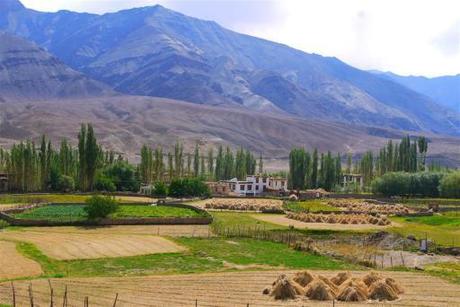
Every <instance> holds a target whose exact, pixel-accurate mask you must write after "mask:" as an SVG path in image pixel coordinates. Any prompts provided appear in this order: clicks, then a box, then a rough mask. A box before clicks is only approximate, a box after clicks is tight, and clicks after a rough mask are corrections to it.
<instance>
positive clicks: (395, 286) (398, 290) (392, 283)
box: [385, 277, 404, 294]
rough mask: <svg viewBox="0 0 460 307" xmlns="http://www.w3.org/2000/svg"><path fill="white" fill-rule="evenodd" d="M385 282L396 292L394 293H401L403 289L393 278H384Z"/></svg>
mask: <svg viewBox="0 0 460 307" xmlns="http://www.w3.org/2000/svg"><path fill="white" fill-rule="evenodd" d="M385 283H386V284H387V285H388V286H390V287H391V288H392V289H393V291H394V292H396V294H402V293H404V290H403V288H402V287H401V285H400V284H399V283H398V282H396V280H394V279H393V278H390V277H388V278H385Z"/></svg>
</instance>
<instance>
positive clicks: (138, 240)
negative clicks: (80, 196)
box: [0, 231, 185, 260]
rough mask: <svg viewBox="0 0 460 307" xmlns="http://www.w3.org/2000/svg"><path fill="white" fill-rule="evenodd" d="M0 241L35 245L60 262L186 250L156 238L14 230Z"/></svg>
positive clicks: (0, 235)
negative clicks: (14, 241)
mask: <svg viewBox="0 0 460 307" xmlns="http://www.w3.org/2000/svg"><path fill="white" fill-rule="evenodd" d="M1 238H4V239H9V240H17V241H24V242H28V243H32V244H35V245H36V246H37V247H38V248H39V249H40V250H41V251H42V252H43V253H44V254H45V255H47V256H48V257H51V258H54V259H57V260H73V259H95V258H105V257H127V256H137V255H147V254H157V253H176V252H181V251H184V250H185V249H184V248H183V247H181V246H179V245H177V244H176V243H174V242H172V241H170V240H167V239H165V238H162V237H158V236H153V235H132V234H109V233H104V234H88V233H46V232H33V231H18V232H16V231H11V232H5V233H2V234H0V239H1Z"/></svg>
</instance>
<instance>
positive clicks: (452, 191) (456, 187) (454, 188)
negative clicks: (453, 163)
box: [439, 171, 460, 198]
mask: <svg viewBox="0 0 460 307" xmlns="http://www.w3.org/2000/svg"><path fill="white" fill-rule="evenodd" d="M439 192H440V193H441V196H443V197H450V198H460V171H457V172H453V173H450V174H447V175H446V176H444V178H442V180H441V184H440V185H439Z"/></svg>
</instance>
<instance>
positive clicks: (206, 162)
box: [139, 142, 263, 184]
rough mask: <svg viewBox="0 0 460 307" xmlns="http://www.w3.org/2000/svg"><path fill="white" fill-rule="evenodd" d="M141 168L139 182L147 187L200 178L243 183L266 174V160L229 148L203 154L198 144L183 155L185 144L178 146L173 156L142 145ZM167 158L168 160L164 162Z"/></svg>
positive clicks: (247, 151)
mask: <svg viewBox="0 0 460 307" xmlns="http://www.w3.org/2000/svg"><path fill="white" fill-rule="evenodd" d="M140 156H141V162H140V164H139V174H140V180H141V181H142V183H144V184H152V183H156V182H164V181H172V180H173V179H178V178H190V177H197V178H202V179H203V180H228V179H231V178H235V177H236V178H238V179H240V180H244V179H245V178H246V176H247V175H250V174H255V173H256V171H258V172H259V173H262V172H263V159H262V156H261V155H260V157H259V159H258V161H257V159H256V158H255V156H254V155H253V154H252V153H251V152H250V151H249V150H244V149H243V148H242V147H241V148H239V149H238V150H237V151H236V153H234V152H233V151H232V150H231V149H230V147H226V148H225V150H224V148H223V146H219V147H218V149H217V152H214V149H213V148H211V149H209V150H208V151H207V152H206V153H203V152H202V150H201V149H200V147H199V145H198V144H196V145H195V148H194V150H193V153H184V146H183V144H181V143H179V142H177V143H176V144H175V146H174V149H173V152H172V153H171V152H168V153H166V154H165V153H164V152H163V149H162V148H161V147H158V148H155V149H152V148H150V147H149V146H147V145H143V146H142V149H141V152H140ZM165 157H166V159H165Z"/></svg>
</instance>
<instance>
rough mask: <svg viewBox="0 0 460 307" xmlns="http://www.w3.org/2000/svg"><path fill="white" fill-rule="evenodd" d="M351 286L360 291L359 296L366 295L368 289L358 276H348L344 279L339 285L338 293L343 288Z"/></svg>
mask: <svg viewBox="0 0 460 307" xmlns="http://www.w3.org/2000/svg"><path fill="white" fill-rule="evenodd" d="M347 287H352V288H354V289H356V290H357V291H359V292H360V295H361V296H365V297H367V295H368V289H367V286H366V284H365V283H364V282H363V281H362V280H361V279H359V278H349V279H347V280H345V281H344V282H343V283H342V284H341V285H340V287H339V291H338V292H339V293H340V292H343V291H344V289H345V288H347Z"/></svg>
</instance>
